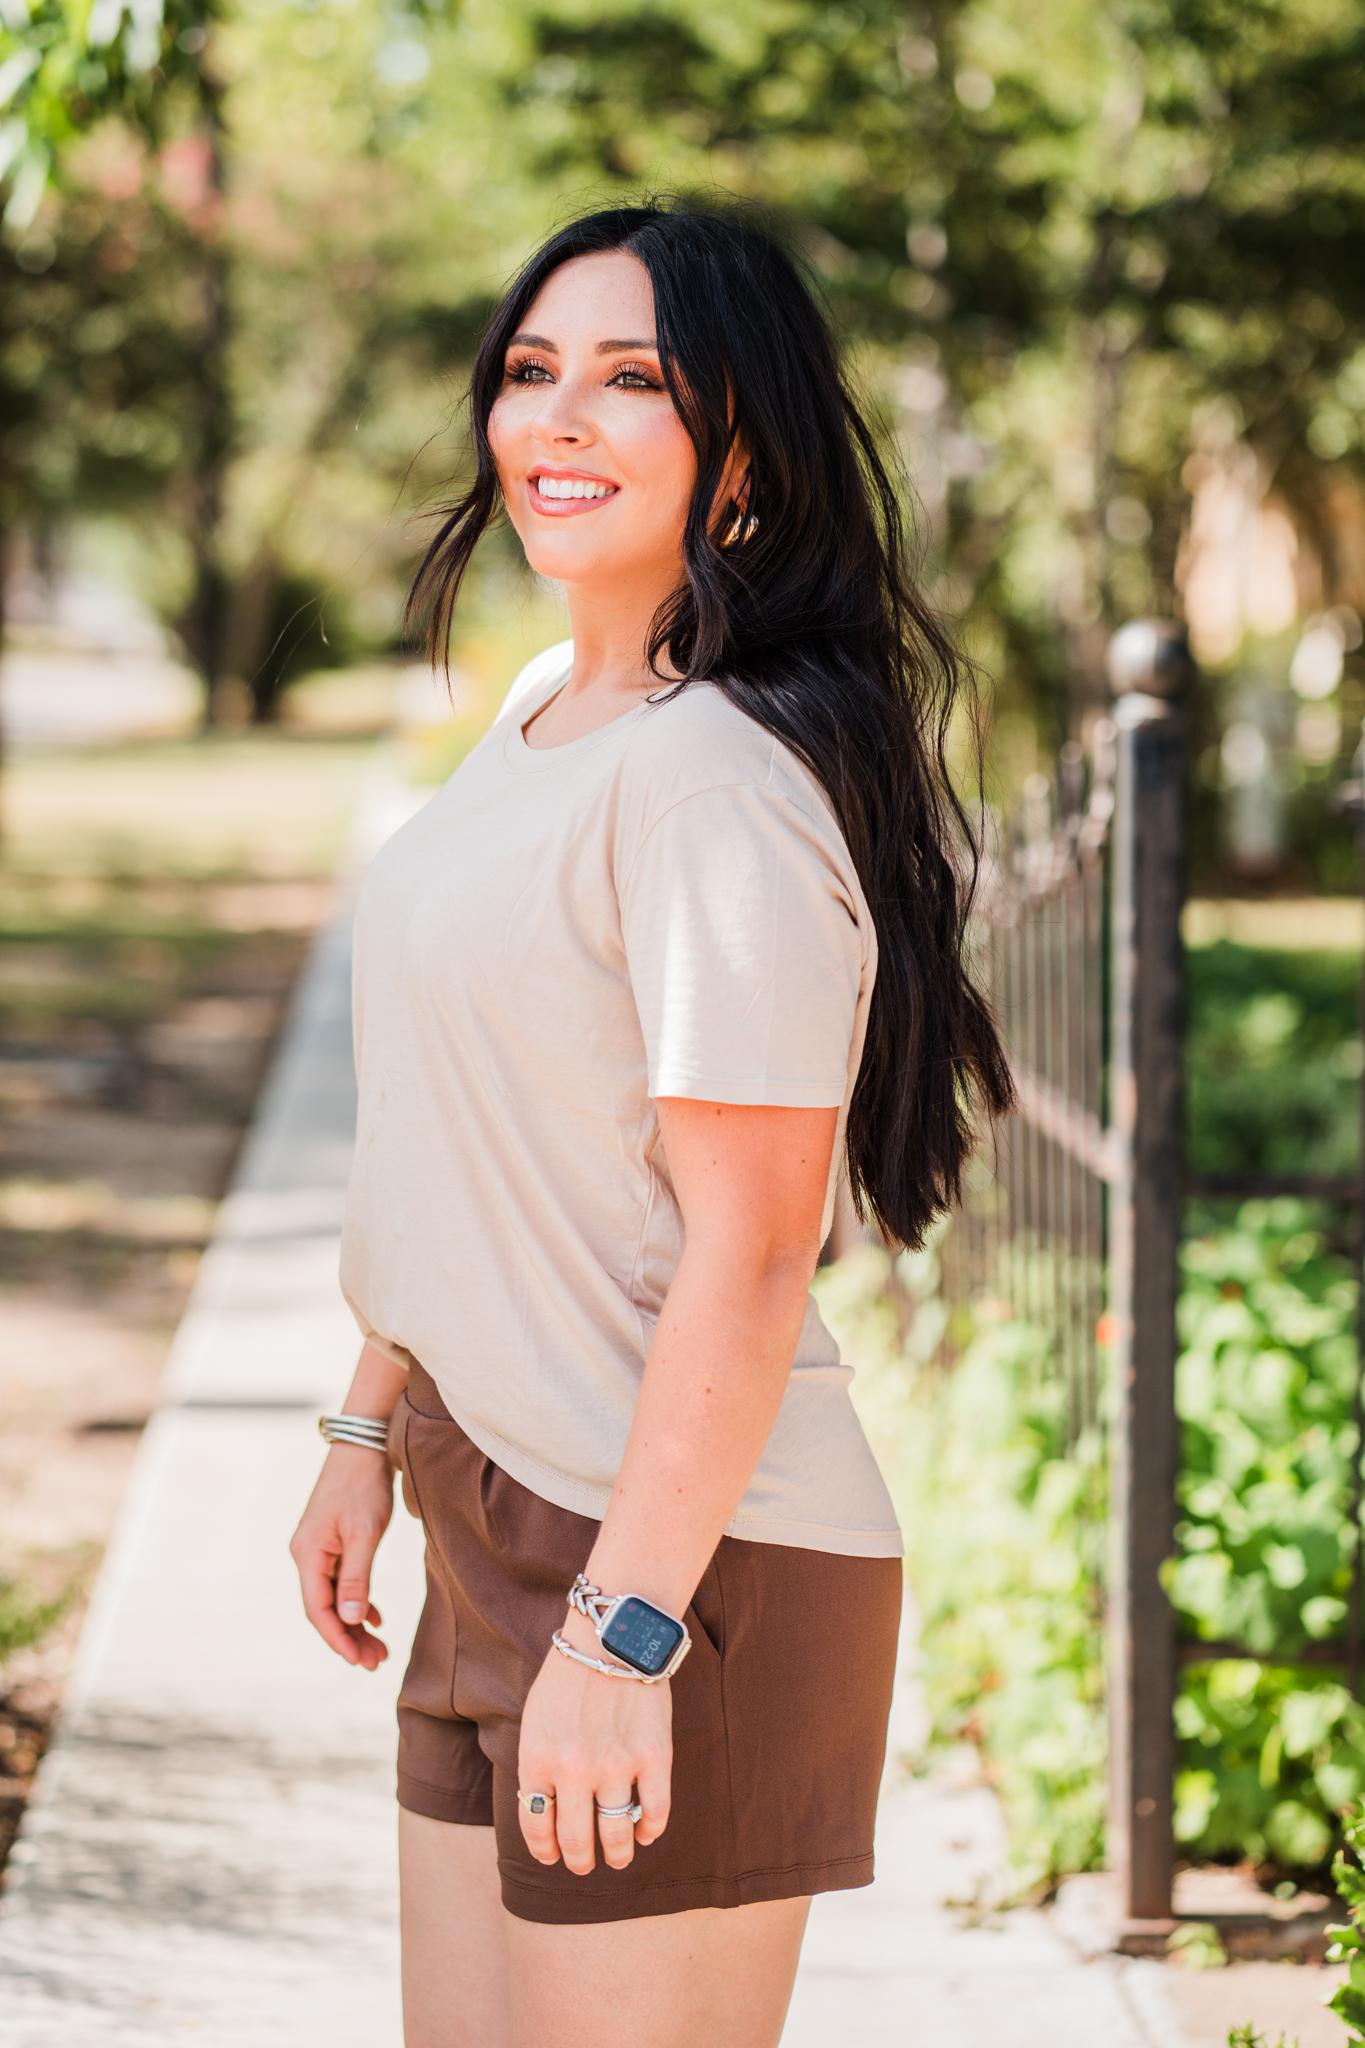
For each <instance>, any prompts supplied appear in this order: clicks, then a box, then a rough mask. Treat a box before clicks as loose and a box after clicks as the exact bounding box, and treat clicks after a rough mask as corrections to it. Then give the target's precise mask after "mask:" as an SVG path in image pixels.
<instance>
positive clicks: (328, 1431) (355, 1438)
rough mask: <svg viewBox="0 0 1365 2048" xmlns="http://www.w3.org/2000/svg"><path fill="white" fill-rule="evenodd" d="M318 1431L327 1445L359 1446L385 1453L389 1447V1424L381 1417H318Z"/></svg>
mask: <svg viewBox="0 0 1365 2048" xmlns="http://www.w3.org/2000/svg"><path fill="white" fill-rule="evenodd" d="M318 1429H319V1431H320V1432H321V1434H322V1435H323V1436H324V1437H326V1439H327V1441H328V1443H329V1444H360V1445H361V1446H362V1447H363V1448H364V1449H366V1450H370V1451H385V1452H387V1450H388V1447H389V1423H388V1419H387V1418H386V1417H384V1416H382V1415H319V1417H318Z"/></svg>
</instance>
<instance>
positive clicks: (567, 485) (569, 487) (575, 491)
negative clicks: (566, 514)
mask: <svg viewBox="0 0 1365 2048" xmlns="http://www.w3.org/2000/svg"><path fill="white" fill-rule="evenodd" d="M614 488H615V486H614V485H612V484H589V483H580V482H578V481H576V480H575V479H573V478H570V477H560V476H538V477H537V478H536V489H537V490H538V491H539V492H540V495H541V497H542V498H605V497H608V496H610V494H611V492H612V491H613V490H614Z"/></svg>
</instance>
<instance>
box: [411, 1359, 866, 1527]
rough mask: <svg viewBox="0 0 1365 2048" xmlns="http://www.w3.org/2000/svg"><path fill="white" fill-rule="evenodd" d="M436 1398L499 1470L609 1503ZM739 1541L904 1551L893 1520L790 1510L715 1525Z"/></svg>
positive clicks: (543, 1489) (588, 1509) (544, 1495)
mask: <svg viewBox="0 0 1365 2048" xmlns="http://www.w3.org/2000/svg"><path fill="white" fill-rule="evenodd" d="M442 1399H443V1400H444V1401H445V1403H446V1406H447V1408H448V1409H449V1411H450V1413H451V1415H453V1416H454V1418H455V1420H456V1421H457V1422H458V1423H459V1425H460V1427H461V1429H462V1430H463V1431H464V1433H465V1435H466V1436H467V1437H468V1438H469V1439H470V1441H471V1443H474V1444H476V1445H477V1446H478V1448H479V1449H480V1450H481V1451H482V1452H483V1454H484V1456H485V1457H486V1458H491V1459H492V1460H493V1462H494V1464H495V1465H500V1466H501V1467H502V1469H503V1471H504V1472H506V1473H507V1474H508V1476H509V1477H510V1478H512V1479H515V1480H516V1481H517V1483H518V1485H520V1486H525V1487H528V1488H529V1489H530V1491H531V1492H532V1493H537V1494H539V1495H540V1497H541V1499H542V1500H548V1501H549V1502H551V1504H552V1505H553V1506H555V1507H560V1508H566V1509H567V1510H568V1511H569V1513H570V1514H576V1515H585V1516H587V1517H588V1519H589V1520H591V1521H594V1522H600V1521H601V1520H602V1517H603V1516H604V1515H605V1514H606V1511H607V1508H608V1507H609V1505H610V1503H611V1494H612V1489H611V1488H610V1487H609V1486H598V1485H594V1484H593V1483H592V1482H591V1481H590V1480H586V1479H575V1478H574V1477H573V1476H572V1474H571V1473H568V1472H561V1471H560V1470H559V1469H558V1468H557V1467H556V1466H553V1465H546V1464H544V1463H543V1462H542V1460H540V1459H539V1458H535V1457H532V1456H531V1454H530V1453H529V1452H527V1451H523V1450H521V1449H520V1448H519V1447H518V1446H517V1445H516V1444H513V1443H509V1442H508V1441H507V1439H506V1437H503V1436H499V1434H498V1432H497V1431H496V1430H495V1429H490V1428H488V1427H487V1426H486V1425H485V1424H484V1423H482V1422H478V1421H474V1420H472V1419H471V1418H470V1417H469V1416H467V1415H463V1414H461V1413H460V1412H459V1410H458V1409H457V1408H456V1407H455V1406H454V1405H453V1404H452V1403H451V1401H450V1397H449V1396H448V1395H447V1394H445V1393H444V1391H443V1392H442ZM721 1534H722V1535H724V1536H732V1537H734V1538H735V1539H736V1540H737V1541H739V1542H741V1543H781V1544H786V1545H788V1546H790V1547H792V1548H794V1549H798V1550H827V1551H832V1552H834V1553H836V1554H837V1555H838V1556H841V1557H904V1556H905V1539H904V1536H903V1534H902V1532H901V1528H900V1525H899V1523H897V1524H896V1525H895V1526H894V1527H892V1528H889V1529H848V1528H843V1527H840V1526H839V1525H837V1524H831V1523H826V1522H806V1521H800V1520H793V1519H792V1518H791V1517H790V1516H781V1515H753V1514H748V1515H746V1514H734V1515H732V1516H731V1517H730V1520H729V1521H728V1522H727V1523H726V1525H725V1527H724V1529H723V1530H722V1531H721Z"/></svg>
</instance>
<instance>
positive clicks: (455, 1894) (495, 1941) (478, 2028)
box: [398, 1806, 511, 2048]
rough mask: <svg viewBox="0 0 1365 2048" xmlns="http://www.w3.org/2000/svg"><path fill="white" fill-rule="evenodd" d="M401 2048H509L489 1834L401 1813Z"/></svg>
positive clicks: (502, 1934) (502, 1921)
mask: <svg viewBox="0 0 1365 2048" xmlns="http://www.w3.org/2000/svg"><path fill="white" fill-rule="evenodd" d="M398 1882H399V1921H400V1928H401V1935H402V1944H403V1965H402V1971H403V2048H509V2044H510V2038H511V2037H510V2034H509V2032H508V2021H507V1942H506V1929H507V1927H508V1925H509V1923H510V1920H511V1915H510V1914H509V1913H508V1911H507V1909H506V1907H505V1906H504V1905H503V1903H502V1893H501V1891H500V1889H499V1886H498V1866H497V1841H496V1839H495V1837H494V1833H493V1830H492V1828H491V1827H488V1828H485V1827H465V1826H463V1825H461V1824H460V1823H459V1822H456V1821H444V1820H432V1819H430V1818H429V1817H428V1816H427V1815H426V1814H424V1813H412V1812H410V1811H409V1809H408V1808H407V1807H404V1806H400V1807H399V1808H398Z"/></svg>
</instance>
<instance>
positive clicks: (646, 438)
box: [617, 406, 697, 526]
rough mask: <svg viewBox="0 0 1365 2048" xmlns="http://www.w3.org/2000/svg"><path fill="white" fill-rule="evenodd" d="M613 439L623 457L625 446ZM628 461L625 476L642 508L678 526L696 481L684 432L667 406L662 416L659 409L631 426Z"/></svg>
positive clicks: (693, 460)
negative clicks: (645, 507) (629, 481)
mask: <svg viewBox="0 0 1365 2048" xmlns="http://www.w3.org/2000/svg"><path fill="white" fill-rule="evenodd" d="M642 410H643V408H642ZM652 411H653V409H652V408H651V412H652ZM617 440H618V445H619V446H620V450H621V453H622V455H623V456H625V455H626V445H625V443H623V442H621V440H620V437H619V436H618V437H617ZM628 460H629V475H630V478H631V481H632V485H633V488H634V489H635V491H636V492H637V494H638V498H639V502H640V505H641V507H642V509H643V507H644V506H645V505H648V506H649V507H650V508H651V510H654V511H656V512H657V514H658V517H659V519H660V520H661V521H667V523H668V524H669V525H671V526H677V525H680V524H681V522H682V520H683V517H684V515H685V514H686V511H687V507H688V504H689V502H690V500H691V496H692V489H693V485H694V484H695V482H696V477H697V458H696V453H695V451H694V449H693V447H692V443H691V441H690V440H689V439H688V437H687V429H686V428H685V427H684V426H683V423H682V421H681V420H680V419H679V418H678V415H677V414H676V413H675V412H674V411H673V409H672V407H671V406H670V407H669V408H668V410H667V412H666V413H665V412H664V410H663V409H662V408H660V410H659V411H658V412H657V413H653V416H652V417H651V418H649V419H642V420H641V421H640V422H639V423H638V425H636V426H635V427H634V429H633V431H632V432H631V434H630V437H629V457H628Z"/></svg>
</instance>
